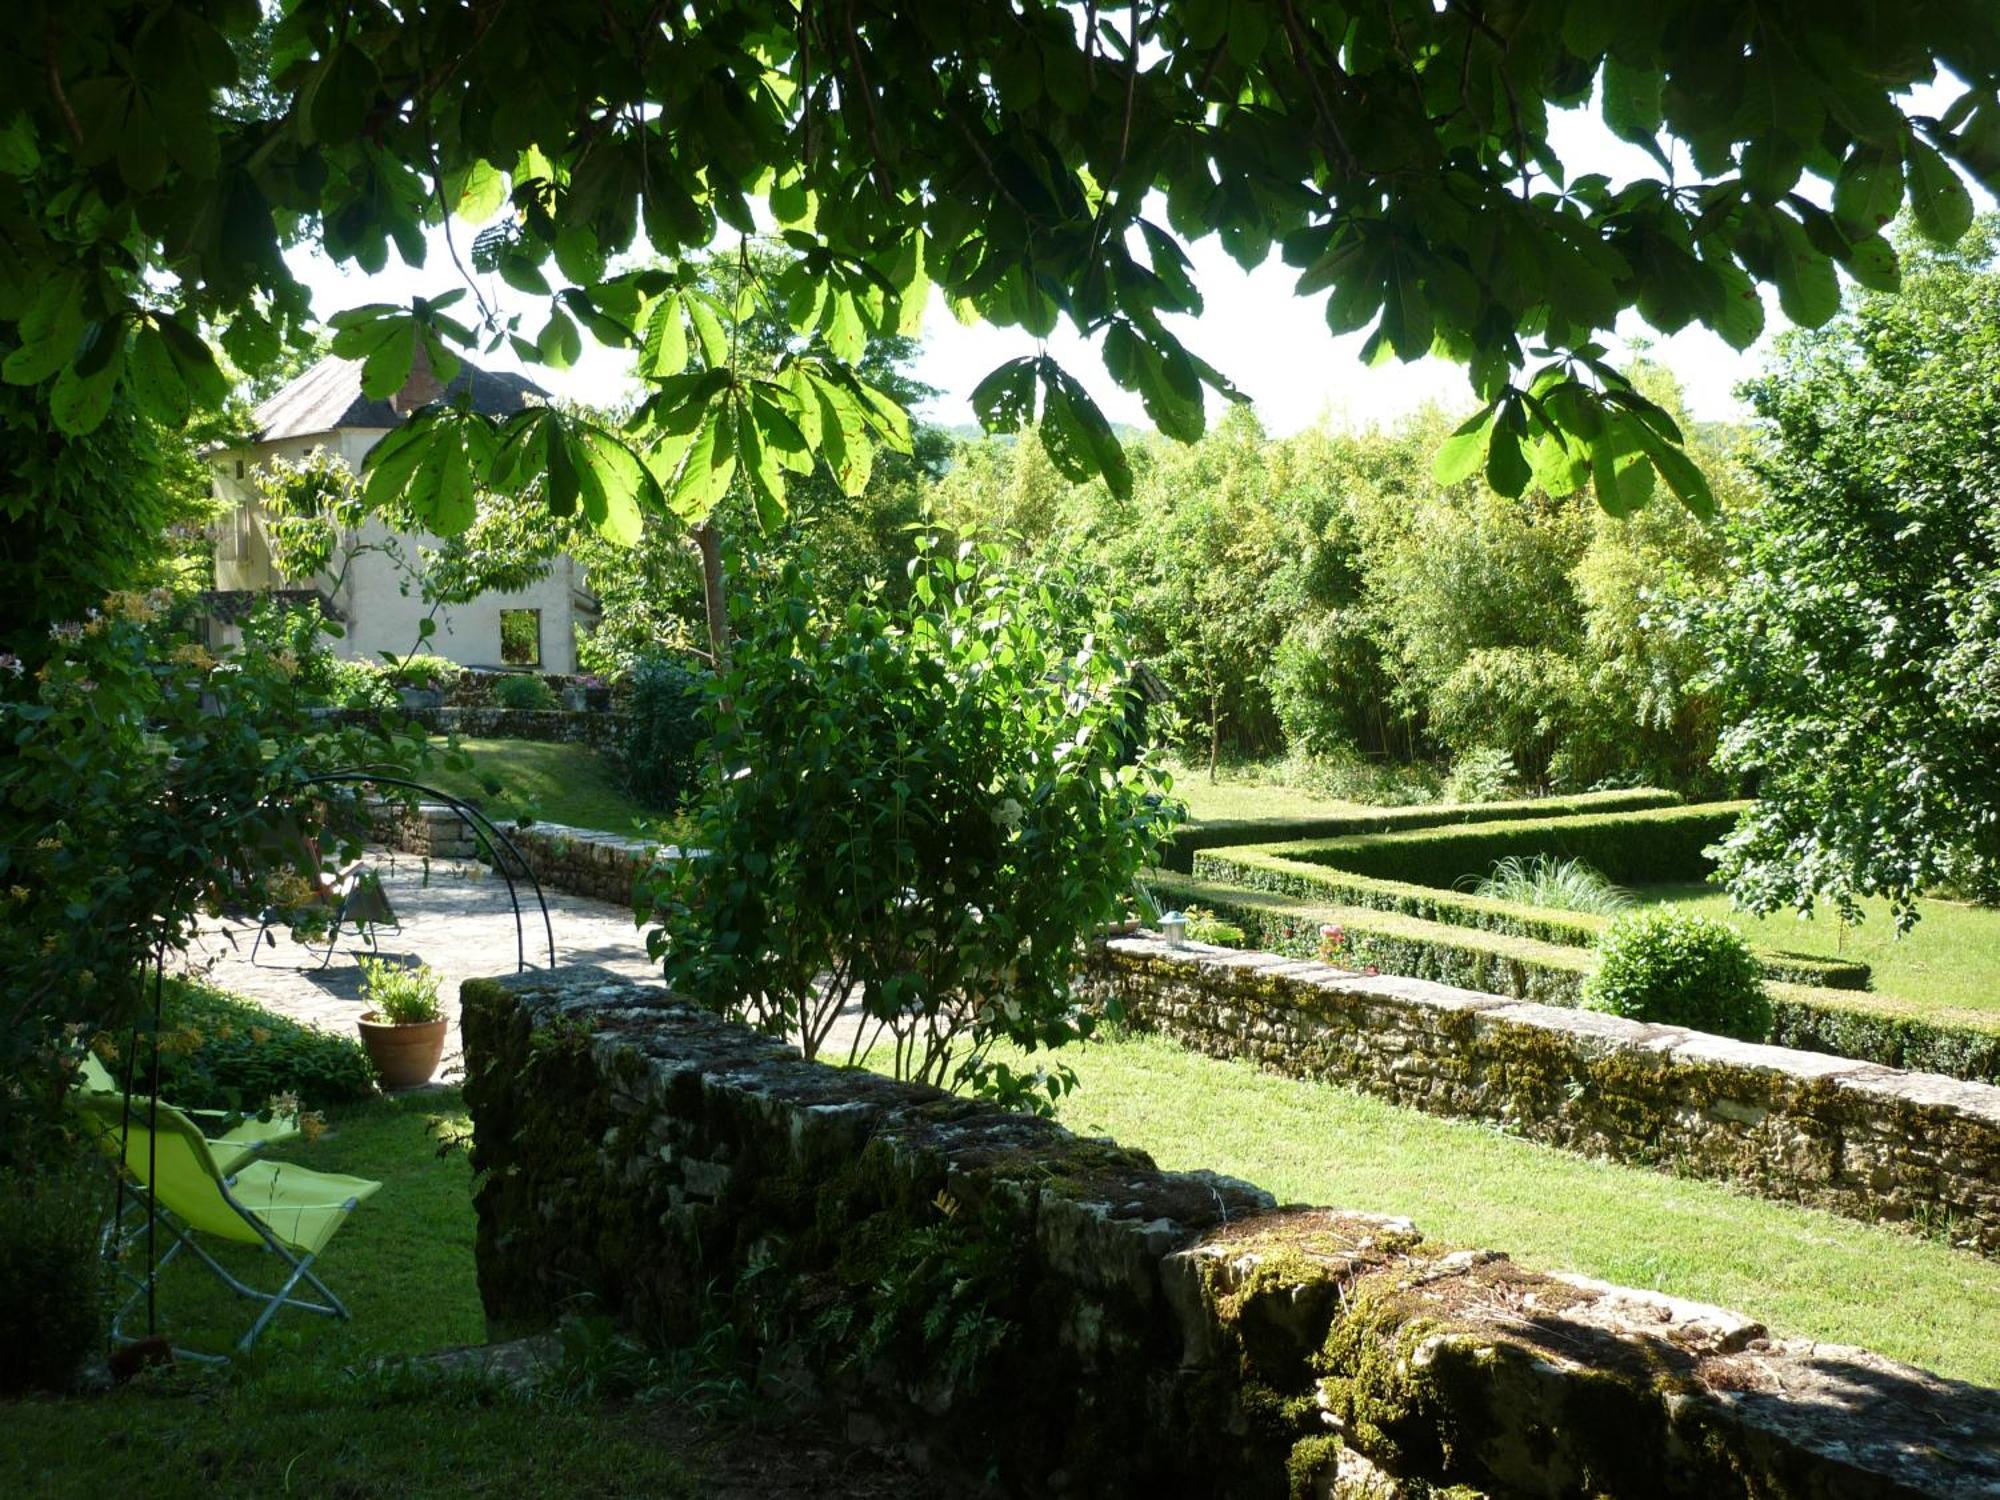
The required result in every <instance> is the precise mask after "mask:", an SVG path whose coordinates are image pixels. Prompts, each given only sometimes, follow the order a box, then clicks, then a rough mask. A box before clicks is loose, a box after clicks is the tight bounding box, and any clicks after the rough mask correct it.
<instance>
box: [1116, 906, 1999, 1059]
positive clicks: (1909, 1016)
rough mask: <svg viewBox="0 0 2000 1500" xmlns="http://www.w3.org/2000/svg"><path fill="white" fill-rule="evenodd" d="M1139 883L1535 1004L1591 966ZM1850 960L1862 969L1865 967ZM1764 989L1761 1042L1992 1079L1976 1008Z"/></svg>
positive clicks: (1264, 941)
mask: <svg viewBox="0 0 2000 1500" xmlns="http://www.w3.org/2000/svg"><path fill="white" fill-rule="evenodd" d="M1149 884H1150V886H1151V889H1152V891H1153V894H1154V895H1155V897H1156V898H1158V899H1159V900H1160V901H1161V902H1162V903H1163V904H1177V905H1181V906H1202V907H1206V908H1207V909H1209V910H1210V911H1213V912H1214V913H1215V914H1216V915H1217V916H1219V917H1223V918H1226V919H1227V920H1229V921H1231V922H1234V923H1236V924H1237V925H1238V926H1240V927H1241V928H1243V930H1244V931H1245V932H1246V933H1247V934H1248V935H1249V940H1250V946H1251V947H1253V948H1261V949H1263V950H1265V951H1267V952H1271V953H1285V954H1293V955H1297V956H1299V957H1315V956H1317V954H1318V951H1319V929H1320V925H1321V924H1322V923H1326V922H1331V923H1334V924H1336V925H1338V926H1339V927H1341V928H1342V929H1343V930H1344V931H1345V932H1346V934H1347V938H1348V943H1349V946H1350V950H1351V952H1352V955H1353V959H1352V961H1353V962H1355V963H1357V964H1363V965H1367V964H1372V965H1374V966H1375V967H1376V968H1378V969H1380V970H1381V971H1382V972H1383V973H1385V974H1397V975H1401V976H1404V977H1406V978H1410V979H1428V980H1432V981H1434V982H1436V983H1438V984H1450V985H1457V986H1458V987H1459V988H1461V989H1469V990H1479V991H1482V992H1484V993H1486V994H1489V995H1507V996H1510V997H1512V998H1514V999H1517V1000H1532V1001H1535V1002H1537V1003H1538V1004H1542V1005H1565V1006H1574V1005H1576V1004H1577V1003H1578V1000H1579V999H1580V992H1581V989H1582V985H1583V979H1584V976H1585V975H1587V974H1588V973H1589V972H1590V970H1591V967H1592V965H1593V963H1594V959H1593V956H1592V954H1591V953H1590V952H1589V951H1588V946H1587V945H1583V946H1578V945H1570V944H1563V943H1557V942H1548V941H1543V940H1540V939H1537V938H1533V937H1524V936H1520V935H1517V934H1513V933H1508V932H1504V931H1496V930H1493V929H1490V928H1476V927H1467V926H1458V925H1453V924H1451V923H1446V922H1436V921H1428V920H1425V919H1423V918H1421V917H1415V916H1409V915H1405V914H1403V913H1400V912H1397V911H1393V910H1383V909H1380V908H1371V907H1367V906H1340V905H1329V904H1327V903H1325V902H1321V901H1314V900H1311V899H1308V898H1306V897H1303V896H1295V895H1285V894H1282V893H1279V892H1273V891H1248V890H1244V889H1241V888H1240V887H1235V886H1229V885H1221V884H1217V883H1215V882H1213V881H1208V880H1202V879H1199V878H1189V877H1187V876H1181V875H1175V874H1173V873H1171V872H1164V871H1163V872H1159V873H1157V874H1155V875H1154V876H1153V877H1152V879H1151V880H1150V882H1149ZM1592 920H1601V919H1592ZM1759 957H1760V958H1761V959H1763V960H1765V963H1764V968H1765V973H1766V975H1767V976H1772V975H1773V971H1774V970H1782V969H1784V968H1786V967H1787V966H1789V965H1790V964H1793V963H1796V962H1797V960H1796V959H1793V958H1791V957H1790V956H1788V955H1767V954H1760V955H1759ZM1858 967H1860V968H1861V969H1862V971H1863V973H1864V974H1865V973H1866V969H1867V966H1866V965H1859V966H1858ZM1765 988H1766V992H1767V993H1768V994H1769V995H1770V997H1771V1009H1772V1013H1773V1014H1772V1025H1771V1034H1770V1035H1769V1036H1768V1037H1767V1038H1765V1040H1767V1041H1769V1042H1772V1043H1774V1044H1776V1045H1778V1046H1781V1047H1797V1048H1799V1049H1800V1050H1801V1051H1806V1052H1826V1053H1831V1054H1833V1055H1834V1056H1836V1057H1852V1058H1857V1059H1859V1060H1861V1061H1864V1062H1875V1063H1881V1064H1883V1065H1884V1066H1886V1067H1891V1068H1911V1069H1915V1070H1917V1071H1920V1072H1926V1073H1944V1074H1947V1075H1949V1076H1951V1077H1954V1078H1965V1079H1970V1080H1972V1081H1973V1082H1976V1083H1994V1084H2000V1024H1996V1022H1995V1020H1994V1018H1993V1017H1992V1016H1990V1015H1988V1014H1986V1013H1984V1012H1980V1011H1970V1010H1950V1009H1942V1008H1940V1007H1937V1006H1933V1005H1924V1006H1918V1005H1916V1004H1915V1003H1914V1002H1911V1001H1907V1000H1901V999H1898V998H1896V997H1894V996H1890V995H1876V994H1858V993H1856V992H1855V990H1853V989H1834V988H1828V987H1825V986H1814V985H1806V984H1797V983H1787V982H1783V981H1781V980H1779V979H1777V978H1776V977H1767V981H1766V986H1765Z"/></svg>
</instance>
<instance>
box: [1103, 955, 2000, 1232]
mask: <svg viewBox="0 0 2000 1500" xmlns="http://www.w3.org/2000/svg"><path fill="white" fill-rule="evenodd" d="M1092 983H1093V986H1094V987H1095V988H1096V990H1097V991H1098V992H1099V993H1100V994H1102V995H1104V996H1106V997H1115V998H1116V999H1117V1000H1118V1002H1119V1003H1120V1004H1121V1005H1122V1007H1123V1009H1124V1012H1125V1014H1126V1015H1127V1016H1128V1017H1129V1018H1130V1019H1131V1020H1132V1021H1133V1023H1134V1024H1136V1025H1139V1026H1143V1027H1147V1028H1150V1029H1154V1030H1158V1031H1161V1032H1164V1033H1166V1034H1168V1035H1171V1036H1173V1037H1176V1038H1178V1039H1179V1040H1180V1041H1182V1042H1184V1043H1186V1044H1187V1045H1189V1046H1191V1047H1194V1048H1197V1049H1199V1050H1200V1051H1203V1052H1207V1053H1209V1054H1211V1055H1213V1056H1217V1057H1234V1058H1243V1059H1246V1060H1248V1061H1251V1062H1255V1063H1257V1064H1258V1065H1260V1066H1262V1067H1265V1068H1269V1069H1271V1070H1272V1071H1274V1072H1279V1073H1288V1074H1291V1075H1292V1076H1294V1077H1300V1078H1311V1079H1319V1080H1328V1081H1334V1082H1340V1083H1346V1084H1350V1085H1354V1086H1356V1087H1359V1088H1363V1089H1366V1090H1367V1091H1368V1092H1370V1093H1373V1094H1379V1095H1382V1096H1383V1097H1384V1098H1388V1099H1391V1100H1394V1101H1395V1102H1396V1103H1398V1104H1406V1105H1411V1106H1413V1107H1415V1108H1418V1109H1423V1110H1428V1111H1429V1112H1430V1113H1432V1114H1440V1115H1453V1116H1457V1117H1460V1118H1465V1119H1476V1120H1491V1121H1494V1122H1496V1123H1499V1124H1501V1125H1504V1126H1505V1127H1506V1128H1507V1129H1508V1130H1510V1131H1512V1132H1514V1133H1516V1134H1519V1135H1522V1136H1525V1137H1527V1138H1529V1139H1531V1140H1538V1141H1545V1142H1547V1143H1549V1144H1551V1145H1556V1146H1562V1147H1565V1148H1567V1149H1569V1150H1572V1151H1580V1152H1584V1153H1586V1154H1588V1155H1592V1156H1607V1157H1612V1158H1615V1159H1617V1160H1620V1161H1630V1162H1639V1163H1643V1164H1646V1165H1650V1166H1660V1167H1665V1168H1669V1169H1671V1170H1673V1171H1676V1172H1684V1173H1689V1174H1692V1175H1696V1176H1702V1177H1714V1178H1723V1179H1727V1180H1730V1181H1734V1182H1739V1183H1742V1184H1744V1185H1745V1186H1747V1187H1750V1188H1752V1189H1754V1190H1755V1191H1757V1192H1759V1193H1762V1194H1765V1195H1766V1196H1769V1197H1775V1198H1784V1199H1790V1200H1794V1201H1797V1202H1802V1203H1810V1204H1814V1205H1817V1206H1819V1207H1821V1208H1828V1209H1832V1210H1834V1211H1835V1212H1838V1213H1844V1214H1850V1215H1853V1216H1854V1217H1857V1218H1864V1219H1887V1220H1897V1221H1904V1222H1910V1223H1914V1224H1916V1225H1918V1226H1920V1227H1923V1228H1927V1229H1930V1230H1933V1231H1935V1232H1940V1233H1944V1234H1947V1235H1948V1236H1949V1237H1950V1238H1951V1239H1952V1241H1953V1242H1954V1243H1957V1244H1960V1245H1963V1246H1966V1247H1967V1248H1972V1249H1977V1250H1979V1251H1982V1252H1983V1253H1985V1254H1988V1255H2000V1088H1996V1087H1994V1086H1992V1085H1990V1084H1981V1083H1968V1082H1964V1081H1962V1080H1959V1079H1955V1078H1945V1077H1942V1076H1940V1075H1937V1074H1933V1073H1907V1072H1902V1071H1899V1070H1898V1069H1895V1068H1885V1067H1881V1066H1879V1065H1878V1064H1874V1063H1862V1062H1854V1061H1851V1060H1848V1059H1844V1058H1837V1057H1830V1056H1826V1055H1823V1054H1821V1053H1817V1052H1797V1051H1793V1050H1791V1049H1789V1048H1784V1047H1768V1046H1758V1045H1753V1044H1751V1043H1748V1042H1735V1041H1730V1040H1727V1039H1725V1038H1722V1037H1715V1036H1708V1035H1705V1034H1703V1033H1700V1032H1694V1031H1688V1030H1686V1029H1684V1028H1682V1027H1678V1026H1654V1025H1648V1024H1646V1023H1643V1022H1639V1021H1628V1020H1625V1019H1623V1018H1621V1017H1618V1016H1609V1015H1601V1014H1599V1013H1597V1012H1594V1011H1581V1010H1567V1009H1561V1008H1558V1007H1554V1006H1547V1005H1536V1004H1532V1003H1529V1002H1525V1001H1519V1000H1508V999H1504V998H1502V997H1500V996H1497V995H1485V994H1479V993H1476V992H1474V991H1471V990H1461V989H1453V988H1450V987H1448V986H1446V985H1440V984H1432V983H1429V982H1427V981H1424V980H1418V979H1400V978H1391V977H1389V976H1386V975H1385V976H1381V977H1364V976H1361V975H1356V974H1351V973H1345V972H1342V971H1340V970H1337V969H1332V968H1328V967H1326V966H1325V965H1323V964H1317V963H1312V962H1308V961H1303V960H1297V959H1287V958H1282V957H1279V956H1277V955H1274V954H1268V953H1243V952H1236V951H1232V950H1228V949H1217V948H1201V947H1199V946H1194V945H1191V946H1190V947H1188V948H1185V949H1180V950H1174V949H1169V948H1168V947H1167V946H1166V945H1165V944H1164V943H1162V942H1160V941H1158V940H1157V939H1153V938H1147V937H1135V938H1118V939H1113V940H1111V941H1110V942H1108V943H1106V944H1104V945H1102V946H1101V947H1100V948H1099V950H1098V952H1097V955H1096V960H1095V964H1094V968H1093V979H1092Z"/></svg>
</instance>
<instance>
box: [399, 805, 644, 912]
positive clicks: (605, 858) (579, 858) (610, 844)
mask: <svg viewBox="0 0 2000 1500" xmlns="http://www.w3.org/2000/svg"><path fill="white" fill-rule="evenodd" d="M500 830H501V832H502V833H504V834H506V835H507V837H508V839H510V840H511V841H512V842H513V845H514V847H515V848H516V849H517V850H519V851H520V854H521V857H522V859H523V860H525V861H526V863H527V866H528V868H530V869H531V870H533V871H534V874H535V878H536V879H537V880H539V881H540V882H541V883H542V886H543V888H544V889H546V890H554V891H567V892H568V893H569V894H571V895H573V896H587V897H589V898H590V899H591V900H593V901H611V902H615V903H616V904H618V905H620V906H630V905H631V904H632V886H633V883H634V882H635V881H637V880H638V878H639V876H640V875H642V874H644V873H645V872H646V871H648V870H650V869H651V868H652V867H653V865H654V863H655V862H656V861H657V860H659V859H661V858H675V857H677V856H678V853H679V851H678V850H676V849H674V848H672V847H671V846H669V847H668V848H666V849H665V850H662V849H661V848H660V846H659V845H657V844H655V843H653V842H652V841H651V840H650V839H634V838H624V837H621V836H620V835H618V834H615V833H605V832H603V831H602V830H600V829H595V828H572V827H570V826H568V825H567V824H564V823H539V822H538V823H533V824H530V825H529V826H528V827H526V828H516V827H514V826H513V825H512V824H509V823H506V822H504V821H503V822H502V823H501V825H500ZM375 833H376V837H377V838H379V839H380V840H381V841H382V842H383V843H386V844H388V845H390V846H391V847H392V848H395V849H400V850H402V851H403V852H405V853H407V854H420V855H425V856H428V857H429V858H431V859H478V860H484V861H486V862H487V863H489V864H490V863H492V862H493V859H492V855H491V854H490V853H489V852H488V851H487V849H486V846H485V840H484V839H483V838H482V837H481V836H480V835H479V834H478V833H476V832H475V831H474V830H473V829H472V828H471V827H470V826H469V825H468V824H467V823H466V822H465V820H464V819H462V818H460V817H459V816H458V814H457V813H455V812H453V811H452V810H451V809H450V808H449V807H446V806H444V805H442V804H441V803H424V804H423V805H421V806H419V807H418V808H416V809H415V810H414V811H412V812H403V811H400V810H397V811H394V812H385V813H384V814H382V815H381V816H379V817H378V818H377V821H376V825H375ZM508 872H509V873H510V874H513V875H517V876H518V875H519V874H520V873H521V869H520V866H519V865H516V864H513V863H511V862H510V863H509V866H508Z"/></svg>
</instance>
